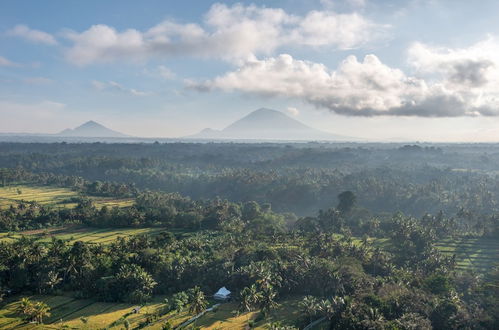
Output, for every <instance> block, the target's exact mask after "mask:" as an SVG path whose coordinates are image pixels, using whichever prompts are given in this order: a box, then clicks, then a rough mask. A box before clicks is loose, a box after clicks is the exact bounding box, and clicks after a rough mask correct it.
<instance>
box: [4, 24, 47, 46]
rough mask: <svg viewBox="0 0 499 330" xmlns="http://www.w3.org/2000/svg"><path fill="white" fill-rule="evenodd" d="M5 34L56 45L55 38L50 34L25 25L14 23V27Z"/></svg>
mask: <svg viewBox="0 0 499 330" xmlns="http://www.w3.org/2000/svg"><path fill="white" fill-rule="evenodd" d="M7 35H9V36H14V37H20V38H23V39H26V40H28V41H30V42H34V43H38V44H45V45H57V40H56V39H55V38H54V37H53V36H52V35H51V34H49V33H47V32H43V31H40V30H34V29H31V28H29V27H28V26H27V25H22V24H20V25H16V26H15V27H14V28H12V29H10V30H9V31H7Z"/></svg>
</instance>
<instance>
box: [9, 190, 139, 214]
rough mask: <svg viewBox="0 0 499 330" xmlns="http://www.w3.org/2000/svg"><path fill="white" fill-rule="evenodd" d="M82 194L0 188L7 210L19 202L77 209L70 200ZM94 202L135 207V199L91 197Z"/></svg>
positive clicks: (97, 205) (100, 204)
mask: <svg viewBox="0 0 499 330" xmlns="http://www.w3.org/2000/svg"><path fill="white" fill-rule="evenodd" d="M78 196H80V194H79V193H78V192H76V191H73V190H71V189H67V188H59V187H52V186H31V185H12V186H7V187H0V208H6V207H9V206H10V205H13V204H14V205H15V204H17V203H18V202H19V201H26V202H32V201H34V202H37V203H40V204H42V205H51V206H55V207H69V208H71V207H75V206H76V204H75V203H73V202H71V201H70V199H71V198H74V197H78ZM89 198H90V199H92V200H93V201H94V204H95V206H96V207H98V208H100V207H102V206H104V205H107V206H109V207H113V206H118V207H126V206H131V205H133V202H134V201H133V199H131V198H125V199H116V198H112V197H89Z"/></svg>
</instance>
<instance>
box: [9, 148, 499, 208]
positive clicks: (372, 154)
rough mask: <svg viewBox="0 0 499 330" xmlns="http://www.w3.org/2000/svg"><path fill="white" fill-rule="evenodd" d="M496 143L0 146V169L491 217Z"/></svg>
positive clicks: (195, 191) (498, 189) (285, 203)
mask: <svg viewBox="0 0 499 330" xmlns="http://www.w3.org/2000/svg"><path fill="white" fill-rule="evenodd" d="M498 162H499V153H498V152H497V151H496V148H495V146H494V145H489V144H469V145H466V144H463V145H397V144H350V145H348V144H331V143H296V144H278V143H274V144H272V143H262V144H242V143H241V144H237V143H207V144H201V143H197V144H196V143H163V144H160V143H154V144H105V143H92V144H67V143H52V144H16V143H1V144H0V167H9V168H15V167H21V168H24V169H26V170H28V171H31V172H34V173H46V172H50V173H54V174H64V175H70V176H81V177H83V178H85V179H87V180H91V181H96V180H100V181H110V182H119V183H133V184H135V185H136V187H138V188H141V189H151V190H160V191H165V192H179V193H181V194H183V195H186V196H190V197H191V198H193V199H203V198H206V199H212V198H216V197H220V198H223V199H228V200H231V201H237V202H244V201H248V200H254V201H257V202H260V203H271V204H272V207H273V209H274V210H277V211H280V212H293V213H296V214H298V215H313V214H315V213H316V212H317V210H318V209H323V208H327V207H329V206H330V205H331V203H333V202H334V201H335V200H336V196H337V195H338V194H339V193H341V192H342V191H345V190H351V191H353V192H354V193H355V194H356V195H357V196H358V202H359V205H361V206H363V207H366V208H368V209H369V210H372V211H375V212H388V213H393V212H397V211H402V212H404V213H406V214H410V215H414V216H422V215H423V214H425V213H436V212H438V211H444V212H447V213H456V212H458V211H459V210H460V209H462V208H464V209H466V210H472V211H477V212H480V213H485V214H490V213H492V212H496V211H498V207H499V206H498V204H497V203H498V202H497V201H499V185H498V183H497V182H498V181H497V166H496V164H497V163H498Z"/></svg>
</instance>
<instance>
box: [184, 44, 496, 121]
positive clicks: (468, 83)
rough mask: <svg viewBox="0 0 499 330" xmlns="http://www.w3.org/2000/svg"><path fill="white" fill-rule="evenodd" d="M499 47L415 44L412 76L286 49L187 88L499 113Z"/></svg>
mask: <svg viewBox="0 0 499 330" xmlns="http://www.w3.org/2000/svg"><path fill="white" fill-rule="evenodd" d="M498 47H499V45H498V44H497V43H496V42H495V41H494V40H493V39H489V40H487V41H485V42H482V43H478V44H476V45H473V46H471V47H469V48H467V49H441V48H431V47H429V46H426V45H423V44H414V45H413V46H412V47H411V49H410V50H409V62H410V64H411V65H412V66H413V67H414V68H415V74H414V75H408V74H406V73H405V72H403V71H402V70H400V69H397V68H392V67H390V66H387V65H385V64H384V63H382V62H381V61H380V60H379V59H378V57H376V56H375V55H367V56H365V58H364V59H363V60H361V61H359V60H358V59H357V58H356V57H355V56H349V57H347V58H346V59H345V60H344V61H343V62H341V63H340V64H339V66H338V67H337V68H336V69H335V70H332V69H329V68H327V67H326V66H325V65H323V64H319V63H313V62H309V61H301V60H296V59H294V58H293V57H292V56H290V55H287V54H283V55H280V56H278V57H270V58H266V59H263V60H258V59H255V58H254V59H251V60H248V61H246V62H245V63H244V64H243V65H241V66H240V67H239V68H238V69H237V70H235V71H232V72H228V73H226V74H224V75H221V76H218V77H216V78H214V79H212V80H207V81H203V82H191V83H190V84H189V86H188V87H190V88H193V89H197V90H199V91H210V90H213V89H219V90H223V91H239V92H243V93H249V94H254V95H260V96H266V97H269V96H270V97H272V96H278V97H288V98H296V99H301V100H304V101H306V102H308V103H310V104H312V105H315V106H316V107H320V108H325V109H329V110H330V111H332V112H335V113H339V114H344V115H351V116H375V115H392V116H424V117H455V116H476V115H484V116H496V115H499V90H497V86H499V84H498V83H499V52H498V51H497V50H499V49H498Z"/></svg>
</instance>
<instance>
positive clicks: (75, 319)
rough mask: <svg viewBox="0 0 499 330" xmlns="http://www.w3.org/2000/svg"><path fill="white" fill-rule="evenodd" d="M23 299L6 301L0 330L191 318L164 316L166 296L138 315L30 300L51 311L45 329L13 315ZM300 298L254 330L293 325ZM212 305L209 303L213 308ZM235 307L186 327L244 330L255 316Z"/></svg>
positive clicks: (155, 329) (63, 300)
mask: <svg viewBox="0 0 499 330" xmlns="http://www.w3.org/2000/svg"><path fill="white" fill-rule="evenodd" d="M21 298H22V297H21V296H17V297H11V298H9V299H7V301H6V304H5V306H4V307H3V308H2V309H1V310H0V329H12V328H16V329H61V328H62V329H63V328H66V329H124V322H125V320H127V321H128V322H129V324H130V325H131V328H142V329H148V330H160V329H161V328H162V326H163V325H164V324H165V323H166V322H169V323H170V324H171V325H172V326H173V327H176V326H178V325H180V324H182V323H183V322H185V321H187V320H188V319H190V318H191V317H192V315H190V314H188V313H187V311H183V312H181V313H178V314H176V313H166V314H165V313H164V308H165V305H164V303H163V302H164V299H165V298H166V296H156V297H155V298H154V299H153V300H152V301H151V302H150V303H147V304H146V305H144V306H142V307H141V309H140V311H139V313H137V314H135V313H132V310H133V309H134V308H135V307H138V306H139V305H132V304H124V303H104V302H97V301H95V300H92V299H74V298H72V297H69V296H29V297H28V298H30V299H31V300H32V301H43V302H45V303H46V304H48V305H49V306H50V307H51V316H50V317H48V318H46V319H45V320H44V325H38V326H37V325H34V324H28V323H26V322H25V321H24V320H23V319H22V317H21V315H19V314H18V313H17V312H16V308H17V306H19V301H20V299H21ZM301 299H302V297H301V296H300V297H298V296H297V297H292V298H287V299H286V300H284V301H281V302H280V305H279V307H278V308H277V309H275V310H274V311H272V312H271V313H270V315H269V316H268V318H266V319H264V320H261V321H258V322H256V323H255V329H268V325H269V324H270V323H272V322H276V321H279V322H280V323H281V324H282V325H292V324H293V320H295V319H296V318H298V317H299V307H298V302H299V301H300V300H301ZM213 303H214V302H210V305H212V304H213ZM236 309H237V303H227V304H222V305H221V306H220V307H219V308H218V309H217V310H216V311H214V312H208V313H207V314H205V315H204V316H203V317H202V318H200V319H199V320H197V321H196V322H195V323H194V324H191V325H189V326H188V327H187V329H189V328H193V327H200V328H201V329H244V328H245V326H246V325H247V324H248V320H252V319H255V318H256V317H257V315H258V312H251V313H246V314H242V315H238V314H237V312H236ZM154 314H156V315H158V316H159V317H157V318H155V319H154V320H153V321H152V322H150V323H148V324H147V325H146V324H145V321H146V319H147V318H148V317H150V316H151V315H154Z"/></svg>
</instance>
